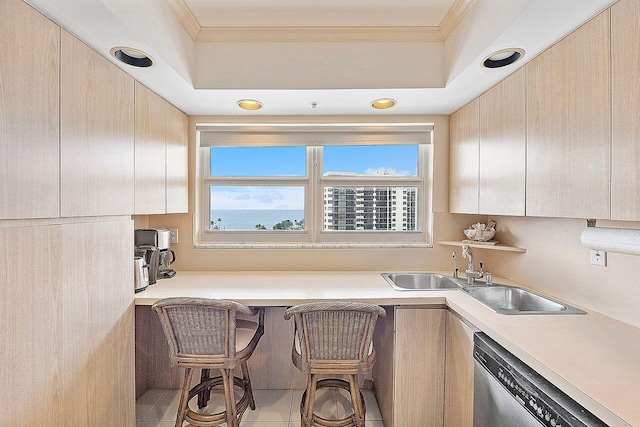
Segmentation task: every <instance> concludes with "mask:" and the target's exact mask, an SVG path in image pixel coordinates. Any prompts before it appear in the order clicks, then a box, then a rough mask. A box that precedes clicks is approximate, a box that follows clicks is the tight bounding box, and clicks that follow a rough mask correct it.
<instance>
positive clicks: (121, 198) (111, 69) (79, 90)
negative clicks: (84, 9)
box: [60, 31, 134, 217]
mask: <svg viewBox="0 0 640 427" xmlns="http://www.w3.org/2000/svg"><path fill="white" fill-rule="evenodd" d="M61 43H62V55H61V57H62V61H61V88H60V90H61V93H60V150H61V154H60V165H61V182H60V185H61V188H60V193H61V215H62V216H63V217H69V216H100V215H123V214H131V213H133V197H134V139H133V132H134V110H133V102H134V97H133V84H134V80H133V79H132V78H131V77H129V76H128V75H126V74H125V73H124V72H123V71H122V70H120V69H119V68H117V67H116V66H114V65H113V64H111V63H110V62H109V61H107V60H106V59H105V58H103V57H102V56H100V55H98V54H97V53H96V52H95V51H93V50H92V49H91V48H89V47H88V46H86V45H85V44H84V43H82V42H81V41H79V40H78V39H76V38H75V37H74V36H72V35H71V34H69V33H67V32H66V31H62V42H61Z"/></svg>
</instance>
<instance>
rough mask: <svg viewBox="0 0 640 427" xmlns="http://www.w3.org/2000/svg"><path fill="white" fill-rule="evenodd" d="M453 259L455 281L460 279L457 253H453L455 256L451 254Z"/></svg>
mask: <svg viewBox="0 0 640 427" xmlns="http://www.w3.org/2000/svg"><path fill="white" fill-rule="evenodd" d="M451 257H453V278H454V279H459V277H458V262H457V260H456V251H453V254H451Z"/></svg>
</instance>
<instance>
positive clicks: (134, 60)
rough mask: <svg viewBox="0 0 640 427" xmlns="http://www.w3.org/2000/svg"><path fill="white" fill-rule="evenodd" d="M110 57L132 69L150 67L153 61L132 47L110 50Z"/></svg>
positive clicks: (119, 47)
mask: <svg viewBox="0 0 640 427" xmlns="http://www.w3.org/2000/svg"><path fill="white" fill-rule="evenodd" d="M111 56H113V57H114V58H116V59H117V60H118V61H121V62H124V63H125V64H127V65H131V66H133V67H141V68H146V67H152V66H153V60H152V59H151V57H150V56H149V55H147V54H146V53H145V52H143V51H141V50H139V49H135V48H133V47H126V46H118V47H114V48H113V49H111Z"/></svg>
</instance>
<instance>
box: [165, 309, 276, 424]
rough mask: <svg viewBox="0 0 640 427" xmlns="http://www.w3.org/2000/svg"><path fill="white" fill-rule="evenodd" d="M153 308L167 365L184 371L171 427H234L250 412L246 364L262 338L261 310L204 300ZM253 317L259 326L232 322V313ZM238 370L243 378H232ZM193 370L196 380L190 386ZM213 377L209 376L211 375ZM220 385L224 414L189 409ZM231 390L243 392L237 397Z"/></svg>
mask: <svg viewBox="0 0 640 427" xmlns="http://www.w3.org/2000/svg"><path fill="white" fill-rule="evenodd" d="M153 309H154V310H155V312H156V313H157V314H158V316H159V318H160V323H161V324H162V328H163V330H164V332H165V336H166V338H167V341H168V343H169V359H170V361H171V366H177V367H183V368H185V377H184V382H183V386H182V393H181V396H180V404H179V406H178V411H177V415H176V424H175V426H176V427H182V425H183V422H185V421H187V422H188V423H190V424H191V425H194V426H200V427H210V426H218V425H221V424H225V423H226V425H227V426H228V427H238V426H239V425H240V420H241V419H242V415H243V414H244V412H245V411H246V409H247V408H248V407H250V408H251V409H255V407H256V406H255V401H254V398H253V390H252V388H251V379H250V377H249V369H248V367H247V361H248V360H249V358H250V357H251V355H252V354H253V351H254V350H255V348H256V346H257V344H258V342H259V340H260V338H261V337H262V335H263V334H264V308H253V309H252V308H249V307H246V306H244V305H242V304H239V303H237V302H234V301H227V300H219V299H207V298H166V299H162V300H159V301H157V302H156V303H155V304H154V305H153ZM238 313H241V314H244V315H248V316H256V315H257V316H258V322H254V321H250V320H244V319H237V314H238ZM237 367H239V368H240V369H241V371H242V377H236V376H235V375H234V370H235V368H237ZM194 369H200V370H201V374H200V382H199V383H198V384H196V385H195V386H194V387H191V383H192V380H193V375H194ZM212 371H213V372H216V375H213V376H212V375H211V372H212ZM216 387H222V388H223V391H224V399H225V410H224V411H222V412H218V413H214V414H206V413H204V412H203V411H198V412H196V411H193V410H191V408H189V401H191V400H192V399H193V398H194V397H196V396H197V397H198V408H200V409H202V408H204V407H205V406H207V403H208V402H209V399H210V397H211V389H212V388H216ZM234 387H237V388H240V389H241V390H242V391H243V393H242V396H241V397H240V399H237V398H236V395H235V393H234Z"/></svg>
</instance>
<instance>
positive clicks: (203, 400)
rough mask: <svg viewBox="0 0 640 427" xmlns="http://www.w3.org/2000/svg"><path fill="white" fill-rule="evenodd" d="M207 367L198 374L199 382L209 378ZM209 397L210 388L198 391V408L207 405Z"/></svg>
mask: <svg viewBox="0 0 640 427" xmlns="http://www.w3.org/2000/svg"><path fill="white" fill-rule="evenodd" d="M209 373H210V370H209V369H203V370H202V372H201V374H200V382H204V381H205V380H206V379H208V378H209ZM209 399H211V389H209V388H205V389H203V390H202V391H201V392H200V393H198V408H200V409H202V408H204V407H205V406H207V403H209Z"/></svg>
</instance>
